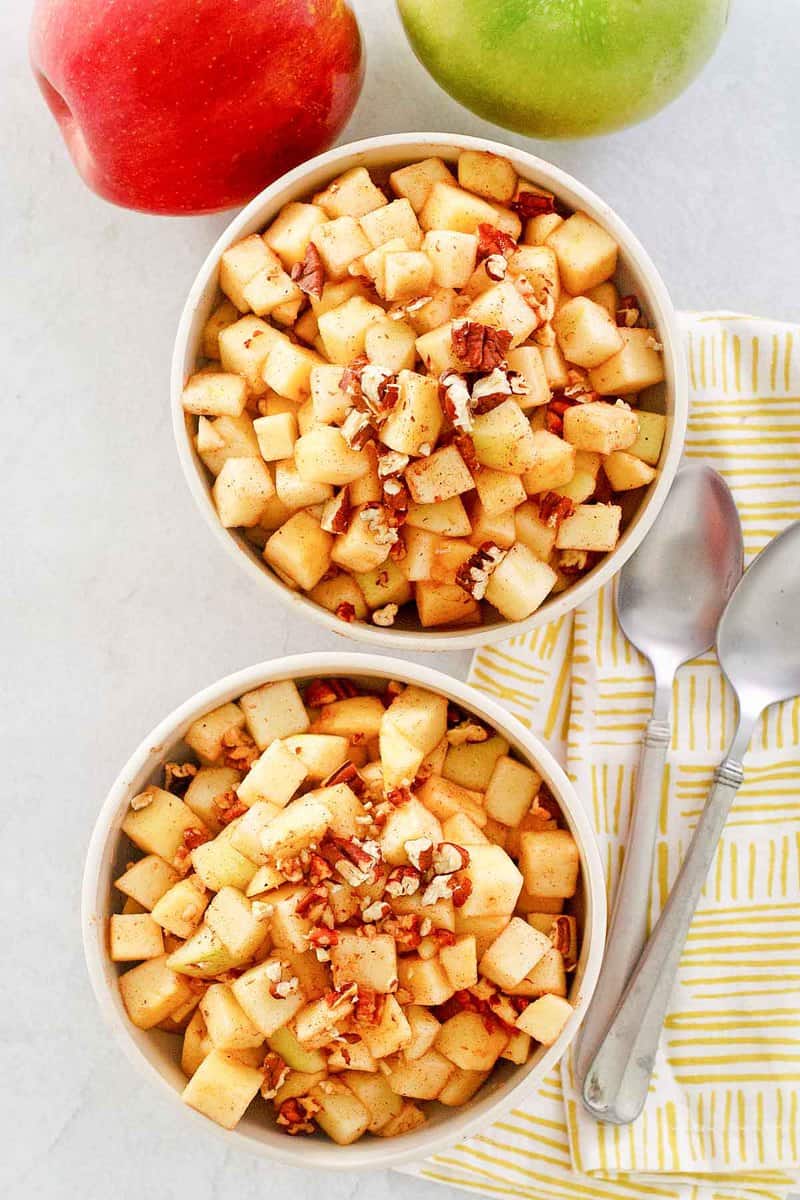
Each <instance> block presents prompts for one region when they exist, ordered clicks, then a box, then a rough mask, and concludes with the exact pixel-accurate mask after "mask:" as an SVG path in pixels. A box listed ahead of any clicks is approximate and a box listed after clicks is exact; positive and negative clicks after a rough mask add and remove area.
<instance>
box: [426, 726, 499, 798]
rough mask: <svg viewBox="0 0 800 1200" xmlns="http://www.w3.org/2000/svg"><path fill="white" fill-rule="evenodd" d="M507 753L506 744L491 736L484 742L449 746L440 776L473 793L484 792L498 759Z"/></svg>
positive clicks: (493, 735) (496, 735)
mask: <svg viewBox="0 0 800 1200" xmlns="http://www.w3.org/2000/svg"><path fill="white" fill-rule="evenodd" d="M507 751H508V742H507V741H506V739H505V738H504V737H500V735H499V734H497V733H495V734H492V736H491V737H489V738H487V739H486V741H484V742H464V743H462V745H460V746H451V747H450V748H449V750H448V751H447V757H446V758H445V760H444V766H443V768H442V774H443V775H444V776H445V778H446V779H451V780H452V781H453V783H457V784H459V785H460V786H461V787H462V788H468V789H469V790H470V791H474V792H485V791H486V789H487V787H488V786H489V781H490V779H491V778H492V773H493V771H494V768H495V764H496V763H497V760H498V758H500V756H501V755H502V754H506V753H507Z"/></svg>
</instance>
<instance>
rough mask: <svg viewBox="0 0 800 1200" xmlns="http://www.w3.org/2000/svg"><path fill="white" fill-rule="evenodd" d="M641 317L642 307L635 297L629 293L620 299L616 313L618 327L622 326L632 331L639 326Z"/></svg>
mask: <svg viewBox="0 0 800 1200" xmlns="http://www.w3.org/2000/svg"><path fill="white" fill-rule="evenodd" d="M641 315H642V306H641V304H640V303H639V297H638V296H637V295H635V294H634V293H633V292H631V293H629V295H627V296H623V297H622V298H621V300H620V302H619V307H618V308H617V313H616V317H617V324H618V325H622V326H623V327H624V328H626V329H633V328H634V327H635V326H636V325H638V324H639V320H640V319H641Z"/></svg>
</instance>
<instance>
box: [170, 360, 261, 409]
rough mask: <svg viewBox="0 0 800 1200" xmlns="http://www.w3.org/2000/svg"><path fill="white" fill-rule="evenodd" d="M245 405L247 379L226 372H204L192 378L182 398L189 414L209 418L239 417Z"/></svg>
mask: <svg viewBox="0 0 800 1200" xmlns="http://www.w3.org/2000/svg"><path fill="white" fill-rule="evenodd" d="M246 402H247V384H246V383H245V381H244V379H242V378H241V376H240V375H234V374H231V373H225V372H223V371H216V372H213V371H201V372H199V374H197V375H192V377H191V379H189V381H188V383H187V384H186V387H185V388H184V389H183V394H182V396H181V403H182V404H183V407H184V409H185V411H186V412H190V413H196V414H202V415H203V416H206V417H218V416H230V417H238V416H240V415H241V413H242V412H243V410H244V406H245V403H246Z"/></svg>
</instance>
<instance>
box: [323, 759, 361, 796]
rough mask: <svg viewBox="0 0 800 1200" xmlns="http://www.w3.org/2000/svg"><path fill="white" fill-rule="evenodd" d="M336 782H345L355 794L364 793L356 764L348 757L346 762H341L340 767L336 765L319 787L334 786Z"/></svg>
mask: <svg viewBox="0 0 800 1200" xmlns="http://www.w3.org/2000/svg"><path fill="white" fill-rule="evenodd" d="M337 783H346V784H347V786H348V787H349V788H350V789H351V791H354V792H355V794H356V795H357V796H363V794H364V791H365V786H364V780H363V779H362V778H361V775H360V774H359V771H358V767H357V766H356V764H355V763H354V762H350V760H349V759H348V760H347V762H345V763H342V765H341V766H340V767H337V768H336V770H335V771H332V772H331V774H330V775H329V776H328V778H327V779H323V781H322V783H321V784H320V787H324V788H329V787H336V785H337Z"/></svg>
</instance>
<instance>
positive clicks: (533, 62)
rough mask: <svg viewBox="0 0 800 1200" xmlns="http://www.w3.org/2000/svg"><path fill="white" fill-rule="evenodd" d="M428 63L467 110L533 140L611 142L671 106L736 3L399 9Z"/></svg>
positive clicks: (408, 3)
mask: <svg viewBox="0 0 800 1200" xmlns="http://www.w3.org/2000/svg"><path fill="white" fill-rule="evenodd" d="M398 7H399V9H400V15H401V17H402V19H403V23H404V25H405V29H406V33H407V34H408V37H409V40H410V41H411V45H412V47H413V49H414V52H415V54H416V55H417V57H418V58H419V60H420V62H421V63H422V64H423V65H424V66H425V67H427V69H428V70H429V71H430V73H431V74H432V75H433V77H434V79H435V80H436V81H437V83H439V84H440V86H441V87H443V88H444V89H445V91H447V92H449V93H450V95H451V96H454V97H455V99H456V100H459V101H460V102H461V103H462V104H464V105H466V107H467V108H469V109H471V110H472V111H473V112H475V113H477V114H478V115H479V116H481V117H486V118H487V120H490V121H493V122H494V123H495V124H497V125H503V126H505V127H506V128H507V129H514V130H516V131H517V132H519V133H524V134H528V135H529V136H531V137H542V138H569V137H585V136H587V135H589V134H597V133H609V132H610V131H611V130H614V129H620V128H621V127H623V126H625V125H631V124H633V123H634V122H635V121H641V120H642V119H643V118H644V117H649V116H651V115H652V114H653V113H655V112H658V110H659V109H660V108H663V107H664V105H665V104H668V103H669V102H670V100H673V99H674V98H675V97H676V96H677V95H679V93H680V92H682V91H683V89H684V88H685V87H686V86H687V85H688V84H689V83H690V81H691V80H692V79H693V78H694V77H695V75H697V74H698V72H699V71H700V70H701V68H702V67H703V65H704V64H705V62H706V61H707V59H708V58H709V57H710V56H711V54H712V52H713V50H714V47H715V46H716V44H717V41H718V40H719V37H720V35H721V33H722V31H723V29H724V27H725V21H726V18H727V15H728V7H729V0H398Z"/></svg>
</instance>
